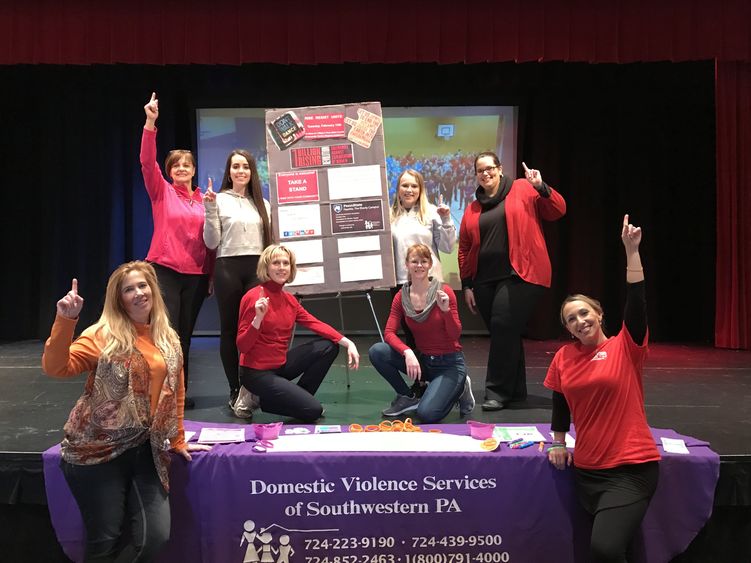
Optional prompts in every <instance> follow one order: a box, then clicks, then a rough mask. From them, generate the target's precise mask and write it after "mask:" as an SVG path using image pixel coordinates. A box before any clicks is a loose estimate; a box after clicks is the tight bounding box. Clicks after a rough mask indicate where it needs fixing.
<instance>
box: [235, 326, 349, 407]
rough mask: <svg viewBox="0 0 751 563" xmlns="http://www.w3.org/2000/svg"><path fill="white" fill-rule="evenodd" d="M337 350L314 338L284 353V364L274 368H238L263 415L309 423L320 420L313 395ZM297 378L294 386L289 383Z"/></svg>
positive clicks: (332, 344) (326, 342) (317, 403)
mask: <svg viewBox="0 0 751 563" xmlns="http://www.w3.org/2000/svg"><path fill="white" fill-rule="evenodd" d="M338 353H339V347H338V346H337V345H336V344H334V343H333V342H331V341H330V340H325V339H323V338H316V339H315V340H311V341H310V342H306V343H305V344H302V345H300V346H296V347H295V348H292V349H291V350H289V351H288V352H287V361H286V362H285V364H284V365H283V366H281V367H279V368H276V369H264V370H259V369H252V368H248V367H245V366H240V381H241V382H242V384H243V386H244V387H245V388H246V389H247V390H248V391H250V392H251V393H253V394H254V395H258V397H259V398H260V402H261V409H262V410H263V411H264V412H268V413H272V414H280V415H282V416H289V417H292V418H296V419H298V420H302V421H303V422H313V421H314V420H317V419H318V418H320V417H321V414H322V413H323V407H322V406H321V403H319V402H318V400H317V399H316V398H315V397H314V396H313V395H315V393H316V391H318V387H319V386H320V385H321V382H322V381H323V378H324V377H326V374H327V373H328V371H329V368H330V367H331V364H333V363H334V360H335V359H336V356H337V354H338ZM298 376H301V377H300V381H298V382H297V384H294V383H292V380H293V379H295V378H296V377H298Z"/></svg>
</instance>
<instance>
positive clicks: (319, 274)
mask: <svg viewBox="0 0 751 563" xmlns="http://www.w3.org/2000/svg"><path fill="white" fill-rule="evenodd" d="M325 281H326V278H325V274H324V271H323V266H303V267H302V268H297V274H296V275H295V281H293V282H292V283H288V284H287V286H292V287H294V286H296V285H313V284H316V283H324V282H325Z"/></svg>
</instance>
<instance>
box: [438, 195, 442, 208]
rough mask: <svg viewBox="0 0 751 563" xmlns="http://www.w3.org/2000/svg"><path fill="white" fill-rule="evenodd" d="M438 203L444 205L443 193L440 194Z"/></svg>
mask: <svg viewBox="0 0 751 563" xmlns="http://www.w3.org/2000/svg"><path fill="white" fill-rule="evenodd" d="M438 205H443V194H440V195H439V196H438Z"/></svg>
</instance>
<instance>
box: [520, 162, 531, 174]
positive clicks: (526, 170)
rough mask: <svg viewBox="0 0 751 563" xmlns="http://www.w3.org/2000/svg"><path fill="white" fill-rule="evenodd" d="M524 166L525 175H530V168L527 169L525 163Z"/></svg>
mask: <svg viewBox="0 0 751 563" xmlns="http://www.w3.org/2000/svg"><path fill="white" fill-rule="evenodd" d="M522 166H523V167H524V173H525V174H529V173H530V172H531V170H530V169H529V168H527V165H526V163H525V162H524V161H522Z"/></svg>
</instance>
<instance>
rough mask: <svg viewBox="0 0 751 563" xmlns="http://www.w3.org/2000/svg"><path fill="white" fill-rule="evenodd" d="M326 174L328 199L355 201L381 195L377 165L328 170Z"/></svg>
mask: <svg viewBox="0 0 751 563" xmlns="http://www.w3.org/2000/svg"><path fill="white" fill-rule="evenodd" d="M326 173H327V174H328V182H329V199H332V200H333V199H357V198H360V197H381V196H382V195H383V187H382V186H381V167H380V165H378V164H368V165H366V166H343V167H337V168H329V169H327V170H326Z"/></svg>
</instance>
